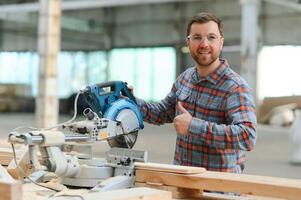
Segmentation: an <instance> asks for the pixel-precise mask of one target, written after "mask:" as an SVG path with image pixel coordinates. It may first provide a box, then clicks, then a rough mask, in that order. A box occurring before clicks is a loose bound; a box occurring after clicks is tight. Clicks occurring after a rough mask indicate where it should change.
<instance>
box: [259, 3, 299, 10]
mask: <svg viewBox="0 0 301 200" xmlns="http://www.w3.org/2000/svg"><path fill="white" fill-rule="evenodd" d="M263 1H265V2H267V3H271V4H275V5H279V6H284V7H287V8H291V9H293V10H297V11H301V4H299V3H298V2H293V1H288V0H263Z"/></svg>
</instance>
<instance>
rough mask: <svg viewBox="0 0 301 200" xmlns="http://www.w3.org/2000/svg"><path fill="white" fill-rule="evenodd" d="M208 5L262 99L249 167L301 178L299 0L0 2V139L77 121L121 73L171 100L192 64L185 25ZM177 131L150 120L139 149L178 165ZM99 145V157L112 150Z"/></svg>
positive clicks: (141, 91) (142, 91) (143, 94)
mask: <svg viewBox="0 0 301 200" xmlns="http://www.w3.org/2000/svg"><path fill="white" fill-rule="evenodd" d="M203 11H206V12H212V13H214V14H215V15H217V16H218V17H220V18H221V19H222V20H223V23H224V37H225V44H224V48H223V51H222V55H221V56H222V57H223V58H225V59H227V60H228V62H229V63H230V66H231V68H232V69H233V70H235V71H236V72H238V73H239V74H240V75H242V76H243V77H244V78H245V79H246V80H247V81H248V83H249V84H250V86H251V87H252V88H253V91H254V96H255V98H256V104H257V117H258V122H259V125H258V141H257V146H256V148H255V150H254V151H252V152H248V154H247V167H246V173H250V174H259V175H271V176H281V177H289V178H301V125H300V124H301V118H300V117H299V115H298V112H299V109H301V96H300V95H301V79H300V75H301V62H300V54H301V29H300V27H301V1H300V0H223V1H222V0H182V1H180V0H122V1H118V0H40V1H35V0H0V134H1V135H0V137H1V139H5V138H6V136H7V134H8V133H9V131H10V130H12V129H13V128H15V127H18V126H21V125H25V126H29V125H30V126H39V127H44V126H48V125H51V124H54V123H57V122H62V121H66V120H68V119H70V118H71V117H72V114H73V112H74V111H73V102H74V99H75V95H76V93H77V92H78V91H79V90H80V89H83V88H84V87H85V86H87V85H91V84H95V83H100V82H105V81H112V80H122V81H126V82H127V83H128V84H129V85H132V86H134V88H135V90H134V91H135V95H136V96H137V97H139V98H142V99H145V100H148V101H159V100H160V99H162V98H164V97H165V95H166V94H167V93H168V91H169V90H170V89H171V86H172V83H173V82H174V81H175V79H176V77H177V76H178V75H179V74H180V73H181V72H183V71H184V70H185V69H186V68H188V67H191V66H193V65H194V62H193V60H192V58H191V57H190V54H189V51H188V49H187V47H186V46H185V33H186V25H187V23H188V21H189V20H190V18H191V17H192V16H193V15H194V14H196V13H197V12H203ZM78 107H79V110H80V111H81V110H82V108H83V107H85V102H84V101H83V100H82V99H81V98H80V99H79V105H78ZM175 137H176V134H175V130H174V128H173V126H172V124H169V125H164V126H160V127H158V126H153V125H149V124H146V128H145V129H144V130H142V131H140V132H139V137H138V141H137V144H136V146H135V148H137V149H144V150H148V152H149V159H150V161H154V162H162V163H171V162H172V159H173V152H174V148H175ZM95 147H96V149H95V153H96V154H97V155H102V153H103V152H105V151H106V150H108V148H109V147H108V145H107V144H105V143H102V144H97V145H95Z"/></svg>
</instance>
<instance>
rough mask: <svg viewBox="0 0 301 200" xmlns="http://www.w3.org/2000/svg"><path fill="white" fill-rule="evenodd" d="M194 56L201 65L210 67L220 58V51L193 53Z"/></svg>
mask: <svg viewBox="0 0 301 200" xmlns="http://www.w3.org/2000/svg"><path fill="white" fill-rule="evenodd" d="M191 56H192V58H193V59H194V60H195V62H196V63H197V64H198V65H199V66H200V67H209V66H211V64H212V63H214V62H215V61H216V60H217V59H218V58H219V53H210V54H200V53H197V52H196V53H191Z"/></svg>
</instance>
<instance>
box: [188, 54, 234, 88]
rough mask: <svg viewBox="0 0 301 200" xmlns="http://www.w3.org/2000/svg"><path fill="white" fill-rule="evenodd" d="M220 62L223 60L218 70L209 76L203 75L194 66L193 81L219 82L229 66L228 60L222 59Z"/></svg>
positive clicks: (196, 82)
mask: <svg viewBox="0 0 301 200" xmlns="http://www.w3.org/2000/svg"><path fill="white" fill-rule="evenodd" d="M220 62H221V64H220V66H219V67H218V68H217V69H216V70H214V71H213V72H211V73H210V74H209V75H208V76H207V77H201V76H200V75H199V73H198V72H197V68H196V67H194V71H193V73H192V77H191V78H192V81H193V83H195V84H198V83H200V82H202V81H209V82H210V83H213V84H217V82H218V81H219V79H220V78H221V77H222V76H223V75H224V74H225V71H226V69H227V67H228V66H229V65H228V62H227V60H224V59H220Z"/></svg>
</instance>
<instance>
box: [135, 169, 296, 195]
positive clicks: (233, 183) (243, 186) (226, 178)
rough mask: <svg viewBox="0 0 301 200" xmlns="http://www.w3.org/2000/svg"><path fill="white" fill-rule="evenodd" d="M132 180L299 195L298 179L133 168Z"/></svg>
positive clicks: (212, 188) (221, 189)
mask: <svg viewBox="0 0 301 200" xmlns="http://www.w3.org/2000/svg"><path fill="white" fill-rule="evenodd" d="M136 182H142V183H146V182H152V183H162V184H164V185H170V186H177V187H183V188H192V189H203V190H209V191H223V192H236V193H240V194H251V195H259V196H268V197H277V198H286V199H296V200H297V199H300V196H301V180H295V179H286V178H275V177H267V176H255V175H246V174H233V173H222V172H211V171H206V172H204V173H201V174H192V175H184V174H175V173H166V172H157V171H151V170H136Z"/></svg>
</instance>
